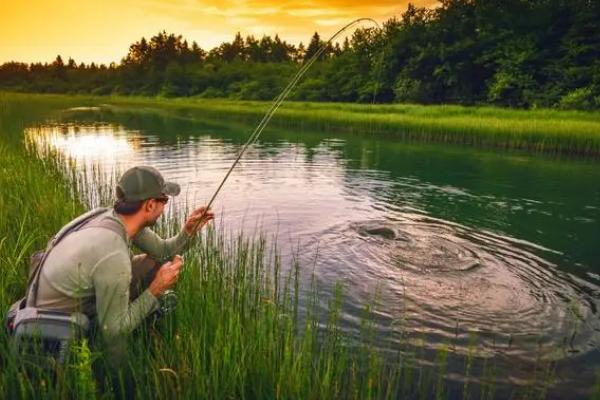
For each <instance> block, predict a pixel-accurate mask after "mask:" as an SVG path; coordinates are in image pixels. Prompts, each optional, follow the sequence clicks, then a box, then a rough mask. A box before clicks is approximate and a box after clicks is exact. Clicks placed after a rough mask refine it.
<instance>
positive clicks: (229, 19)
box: [0, 0, 436, 63]
mask: <svg viewBox="0 0 600 400" xmlns="http://www.w3.org/2000/svg"><path fill="white" fill-rule="evenodd" d="M408 2H409V1H404V0H371V1H364V0H363V1H356V0H328V1H316V0H309V1H299V0H280V1H276V0H255V1H245V0H227V1H220V2H212V1H207V0H60V1H50V0H28V1H22V0H20V1H12V0H0V63H2V62H5V61H11V60H12V61H14V60H16V61H24V62H32V61H51V60H53V59H54V58H55V57H56V55H57V54H61V55H62V56H63V58H65V60H66V59H67V58H68V57H73V58H74V59H75V60H76V61H77V62H80V61H84V62H86V63H89V62H91V61H95V62H102V63H110V62H111V61H115V62H119V61H120V59H121V58H122V57H123V56H124V55H125V54H126V53H127V49H128V47H129V45H130V44H131V43H133V42H134V41H137V40H139V39H140V38H141V37H142V36H145V37H150V36H152V35H154V34H155V33H157V32H158V31H160V30H163V29H164V30H166V31H167V32H169V33H171V32H172V33H177V34H181V35H183V37H184V38H186V39H188V40H189V41H190V42H191V41H192V40H195V41H196V42H198V44H200V46H201V47H203V48H206V49H210V48H212V47H213V46H215V45H217V44H220V43H222V42H223V41H230V40H231V39H232V38H233V35H234V34H235V33H236V32H238V31H240V32H241V33H242V35H244V36H245V35H247V34H254V35H255V36H258V37H260V36H261V35H263V34H269V35H274V34H275V33H279V35H280V37H281V38H282V39H285V40H287V41H290V42H293V43H298V42H300V41H303V42H305V43H306V42H307V41H308V40H309V39H310V36H311V35H312V34H313V32H314V31H315V30H316V31H318V32H319V33H320V34H322V36H325V37H326V36H328V35H330V34H333V33H334V32H335V31H336V30H337V29H339V28H340V27H341V26H343V25H345V24H346V23H348V22H350V21H352V20H353V19H355V18H358V17H371V18H374V19H375V20H377V21H380V22H381V21H384V20H386V19H388V18H389V17H391V16H399V15H400V14H401V13H402V12H403V11H404V10H405V9H406V6H407V4H408ZM412 3H413V4H416V5H426V6H431V5H433V4H435V3H436V1H435V0H413V1H412Z"/></svg>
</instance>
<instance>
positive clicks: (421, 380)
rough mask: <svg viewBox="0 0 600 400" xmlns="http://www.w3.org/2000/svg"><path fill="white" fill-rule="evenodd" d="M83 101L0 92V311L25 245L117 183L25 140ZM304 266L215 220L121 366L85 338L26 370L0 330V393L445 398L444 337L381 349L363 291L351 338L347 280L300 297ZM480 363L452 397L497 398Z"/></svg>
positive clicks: (491, 377)
mask: <svg viewBox="0 0 600 400" xmlns="http://www.w3.org/2000/svg"><path fill="white" fill-rule="evenodd" d="M85 101H90V100H89V99H87V100H86V99H85V98H67V97H62V96H51V97H44V99H43V101H41V100H40V97H37V96H34V97H33V98H29V97H22V98H20V99H16V100H15V98H12V97H11V98H10V99H7V98H6V97H5V98H2V97H0V171H1V173H0V187H1V188H2V196H0V278H1V281H0V308H1V310H2V311H4V310H6V308H7V307H8V305H9V304H10V303H11V302H13V301H15V300H16V299H18V298H19V297H20V296H22V294H23V293H24V283H25V280H26V276H27V259H28V256H29V254H30V253H31V252H32V251H33V250H34V249H39V248H42V247H43V246H44V244H45V241H46V240H47V239H48V238H49V237H50V236H51V235H52V234H53V233H54V232H55V231H56V230H57V229H58V228H59V227H60V226H61V225H63V224H64V223H66V222H67V221H69V220H70V219H71V218H73V217H74V216H76V215H78V214H79V213H80V212H82V211H83V210H84V208H86V207H87V206H89V204H90V203H94V202H104V203H105V204H106V202H107V200H108V196H109V195H110V193H111V192H112V191H111V186H112V183H111V179H110V178H109V179H105V178H104V177H102V176H101V175H99V174H94V173H92V174H85V176H87V177H90V176H91V178H88V179H92V180H93V182H84V183H82V182H81V181H79V175H78V174H76V173H73V170H72V168H71V166H70V165H69V164H68V162H66V160H62V159H61V158H60V157H59V155H58V154H53V153H47V154H45V155H44V156H43V157H38V155H39V154H37V153H34V152H33V151H32V149H31V148H29V149H28V148H27V146H25V145H24V143H23V138H22V131H23V127H24V126H26V125H27V124H30V123H32V122H33V121H35V120H37V119H40V118H49V117H51V116H52V112H53V110H55V109H58V108H64V107H69V106H73V105H80V104H81V103H82V102H85ZM94 101H95V100H94ZM90 183H91V185H90ZM84 186H85V187H94V188H96V190H94V191H85V190H83V189H82V188H83V187H84ZM171 217H172V218H171V219H169V220H168V221H163V223H162V225H161V226H160V227H159V228H160V230H161V231H162V232H163V233H164V234H170V233H173V232H175V231H177V230H178V229H179V226H178V221H180V220H181V218H180V217H183V215H178V214H177V210H175V211H174V212H173V214H172V215H171ZM300 275H301V269H300V266H299V265H297V264H293V265H290V266H282V265H281V262H280V259H279V257H278V255H277V251H276V243H275V242H273V241H271V240H267V239H266V238H264V237H260V236H257V237H248V236H244V235H243V234H242V233H239V232H237V233H232V232H229V233H226V231H225V230H223V229H222V228H221V227H218V229H209V230H208V231H207V232H206V233H205V234H204V235H202V236H201V237H200V238H199V239H198V240H197V241H196V242H195V243H193V244H192V245H191V246H190V248H189V249H188V251H187V253H186V267H185V270H184V273H183V274H182V276H181V279H180V282H179V283H178V287H177V292H178V294H179V299H180V303H179V306H178V308H177V310H176V312H175V314H174V315H172V316H170V317H169V318H167V319H166V320H163V321H161V322H160V324H158V325H157V326H156V327H155V328H153V329H140V330H139V332H138V333H137V334H136V335H133V336H132V337H131V338H130V343H129V346H128V347H127V351H126V353H127V354H126V357H125V360H127V364H126V366H125V367H124V371H125V372H124V374H123V375H118V374H112V375H111V374H103V373H101V372H102V371H103V370H104V368H103V365H104V364H105V362H104V361H105V360H104V356H103V353H102V352H101V349H100V348H98V347H96V346H93V345H89V344H88V343H86V342H82V343H79V344H78V345H77V346H76V347H75V348H74V349H73V351H72V357H71V359H70V360H69V363H68V364H67V365H66V366H65V368H64V369H61V370H59V371H58V373H57V376H56V377H55V378H53V377H52V376H50V375H47V374H45V373H44V372H42V374H41V375H40V376H36V377H32V376H31V375H28V374H26V373H25V371H24V370H23V368H22V365H21V364H20V362H19V361H18V359H16V358H14V357H13V356H12V355H11V354H10V352H9V342H8V338H7V336H6V333H5V332H4V331H3V330H2V331H0V393H2V394H3V396H4V397H6V398H37V397H43V398H61V399H62V398H94V397H96V398H103V399H104V398H119V397H120V396H131V395H137V397H139V398H194V399H195V398H215V399H222V398H236V399H237V398H240V399H264V398H277V399H279V398H284V399H290V398H298V399H300V398H301V399H329V398H333V399H337V398H349V399H376V398H401V397H403V398H433V397H435V398H446V397H447V396H451V395H452V393H455V392H452V391H451V390H450V389H449V388H448V387H447V380H446V379H445V374H446V363H447V362H448V358H449V357H450V356H451V353H450V350H449V349H450V347H448V346H443V347H442V348H440V350H439V352H438V360H437V365H438V366H437V367H436V368H425V367H423V365H421V364H420V363H419V362H418V358H419V357H418V356H417V354H416V352H418V351H419V348H418V347H417V348H415V347H414V346H413V347H406V348H403V349H399V351H398V353H397V354H396V355H395V356H394V357H385V358H384V357H383V355H382V353H380V352H379V351H378V350H377V346H376V343H377V342H378V341H379V340H381V338H376V337H374V335H373V325H372V323H373V321H372V319H371V315H372V314H371V307H372V306H373V304H372V303H371V302H369V301H368V300H366V301H367V302H366V303H365V310H364V316H363V323H362V324H361V326H362V329H361V330H360V333H359V335H358V336H355V337H352V338H350V337H349V336H347V335H346V334H345V333H344V331H343V330H342V329H341V327H340V324H339V318H340V313H341V310H342V307H343V290H342V289H341V287H339V286H338V287H337V290H336V291H335V293H336V294H335V296H333V297H332V298H329V299H322V298H320V296H319V293H320V292H319V288H318V287H317V286H316V283H315V279H312V281H311V280H310V279H309V281H311V282H312V284H311V285H310V286H311V287H310V290H309V294H308V296H307V297H306V298H305V299H304V301H303V302H302V304H300V302H301V300H300V296H299V290H300V288H299V285H300V279H301V277H300ZM324 301H325V302H328V307H326V308H325V310H326V311H323V307H321V303H322V302H324ZM400 350H402V351H400ZM474 363H475V362H474V359H473V358H472V357H470V358H469V361H468V362H467V363H466V365H465V384H464V387H463V386H460V388H459V392H458V395H461V394H462V396H465V397H467V396H468V395H469V394H472V393H476V392H473V390H481V394H482V396H484V397H486V398H492V397H494V392H495V372H494V371H495V370H494V369H493V368H489V367H487V365H493V359H491V360H488V359H487V358H486V359H485V360H484V368H483V375H482V377H474V376H473V375H475V374H474V373H473V371H474V370H475V368H474V366H473V364H474ZM98 371H100V372H98ZM544 371H546V370H544ZM542 375H543V380H542V382H540V380H539V379H538V378H537V375H536V376H535V377H534V379H532V382H531V384H529V385H528V386H527V387H526V388H525V392H524V394H526V395H527V397H528V398H541V397H544V396H545V393H546V391H547V388H548V382H549V381H550V378H549V377H548V376H549V374H546V373H544V374H542ZM124 377H128V379H125V378H124ZM472 379H473V383H471V384H469V382H471V380H472ZM476 383H480V385H479V387H477V384H476ZM518 390H520V389H518ZM516 393H521V392H519V391H517V392H516ZM517 396H518V395H517Z"/></svg>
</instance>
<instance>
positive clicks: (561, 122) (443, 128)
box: [4, 94, 600, 158]
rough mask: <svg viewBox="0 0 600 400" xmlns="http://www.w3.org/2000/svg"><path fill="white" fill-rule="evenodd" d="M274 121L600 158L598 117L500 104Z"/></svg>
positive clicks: (232, 111) (259, 106)
mask: <svg viewBox="0 0 600 400" xmlns="http://www.w3.org/2000/svg"><path fill="white" fill-rule="evenodd" d="M4 96H9V97H16V98H22V99H27V98H28V99H30V100H31V101H41V100H34V99H35V98H54V99H58V98H63V99H77V98H79V99H80V101H82V102H87V103H93V104H96V105H100V104H102V105H105V106H110V107H117V108H123V109H128V110H135V111H136V112H144V111H146V112H152V113H157V112H158V113H169V114H170V115H175V116H178V117H182V118H190V119H206V118H216V119H223V118H227V119H228V120H238V121H243V122H248V123H249V124H250V127H249V129H250V128H252V127H253V126H254V125H256V124H257V123H258V122H259V121H260V119H261V118H262V116H263V115H264V113H265V111H266V110H267V109H268V108H269V106H270V102H252V101H230V100H205V99H190V98H183V99H161V98H143V97H123V96H120V97H119V96H111V97H85V96H80V97H76V96H75V97H74V96H60V95H23V94H4ZM271 124H273V125H278V126H284V127H289V128H300V129H303V128H306V129H311V130H318V131H319V130H320V131H324V132H339V133H356V134H368V135H385V136H388V137H394V138H398V139H400V140H406V141H412V142H429V143H452V144H459V145H465V146H475V147H485V148H502V149H513V150H524V151H528V152H537V153H545V154H561V155H573V156H585V157H594V158H600V113H598V112H581V111H561V110H550V109H540V110H512V109H504V108H495V107H463V106H421V105H400V104H398V105H364V104H345V103H304V102H286V103H284V104H283V106H282V107H281V108H280V109H279V110H278V111H277V113H276V114H275V117H274V118H273V120H272V122H271Z"/></svg>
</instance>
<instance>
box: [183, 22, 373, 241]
mask: <svg viewBox="0 0 600 400" xmlns="http://www.w3.org/2000/svg"><path fill="white" fill-rule="evenodd" d="M361 22H371V23H373V24H374V25H375V26H376V27H377V29H379V30H381V26H380V25H379V23H378V22H377V21H375V20H374V19H372V18H358V19H355V20H354V21H352V22H350V23H349V24H347V25H345V26H344V27H343V28H341V29H340V30H338V31H337V32H336V33H334V34H333V35H332V36H331V37H330V38H329V40H327V42H325V43H324V44H323V45H322V46H321V47H320V48H319V49H318V50H317V52H316V53H315V54H313V56H312V57H311V58H310V59H309V60H308V61H307V62H306V63H305V64H304V65H302V67H301V68H300V69H299V70H298V72H297V73H296V75H294V77H293V78H292V80H291V81H290V82H289V83H288V84H287V86H286V87H285V88H284V89H283V90H282V91H281V93H280V94H279V95H278V96H277V97H276V98H275V99H274V100H273V102H272V103H271V107H269V109H268V110H267V112H266V113H265V115H264V116H263V118H262V120H261V121H260V123H259V124H258V125H257V126H256V128H255V129H254V131H253V132H252V134H251V135H250V136H249V137H248V140H247V141H246V143H244V145H243V146H242V148H241V150H240V151H239V153H238V155H237V156H236V158H235V160H234V161H233V163H232V164H231V167H229V169H228V170H227V173H226V174H225V176H224V177H223V180H222V181H221V183H220V184H219V186H218V187H217V190H215V192H214V193H213V195H212V197H211V198H210V201H209V202H208V204H207V205H206V207H205V209H204V211H203V212H202V215H201V216H200V218H199V219H198V221H197V222H196V224H195V225H194V229H193V230H192V231H196V229H197V228H198V226H199V225H200V223H201V222H202V220H203V219H204V216H205V215H206V213H207V212H208V210H209V209H210V206H211V205H212V203H213V202H214V201H215V198H216V197H217V195H218V194H219V192H220V191H221V189H222V188H223V185H225V182H226V181H227V179H228V178H229V175H231V172H232V171H233V169H234V168H235V166H236V165H237V164H238V163H239V161H240V159H241V158H242V156H243V155H244V153H245V152H246V150H247V149H248V147H249V146H250V145H251V144H253V143H254V142H256V140H257V139H258V137H259V136H260V134H261V133H262V131H263V130H264V129H265V127H266V126H267V124H268V123H269V121H271V118H272V117H273V115H274V114H275V112H276V111H277V110H278V109H279V107H280V106H281V104H282V103H283V102H284V101H285V99H286V98H287V96H288V95H289V94H290V92H291V91H292V89H293V88H294V86H296V84H297V83H298V81H299V80H300V79H301V78H302V77H303V76H304V74H305V73H306V71H308V69H309V68H310V67H311V66H312V65H313V64H314V63H315V61H317V60H318V59H319V57H320V56H321V55H322V54H323V53H324V52H325V50H327V48H328V47H329V45H331V42H333V40H335V39H336V38H337V37H338V36H339V35H341V34H342V33H344V32H345V31H346V30H347V29H350V28H351V27H353V26H354V25H356V24H359V23H361ZM373 101H374V98H373Z"/></svg>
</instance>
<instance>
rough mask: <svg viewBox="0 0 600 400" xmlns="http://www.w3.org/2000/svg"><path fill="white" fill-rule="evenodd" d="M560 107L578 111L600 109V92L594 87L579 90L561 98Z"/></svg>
mask: <svg viewBox="0 0 600 400" xmlns="http://www.w3.org/2000/svg"><path fill="white" fill-rule="evenodd" d="M560 107H561V108H565V109H577V110H592V109H595V108H600V91H598V90H594V88H593V87H592V86H588V87H583V88H577V89H575V90H572V91H570V92H569V93H567V94H565V95H564V96H563V97H561V99H560Z"/></svg>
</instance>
